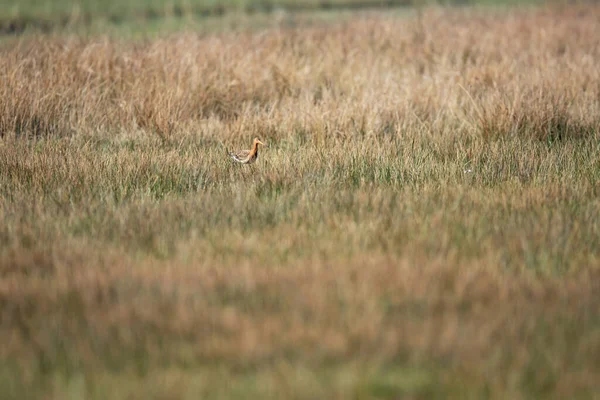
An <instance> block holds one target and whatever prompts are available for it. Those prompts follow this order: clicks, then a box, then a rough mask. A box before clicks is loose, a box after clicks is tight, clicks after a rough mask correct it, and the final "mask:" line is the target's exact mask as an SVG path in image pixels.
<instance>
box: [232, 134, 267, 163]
mask: <svg viewBox="0 0 600 400" xmlns="http://www.w3.org/2000/svg"><path fill="white" fill-rule="evenodd" d="M259 144H261V145H263V146H265V144H264V143H263V142H261V141H260V139H259V138H254V142H252V149H250V150H241V151H239V152H237V153H229V157H231V159H232V160H233V161H236V162H239V163H241V164H252V163H253V162H254V161H256V159H257V158H258V145H259Z"/></svg>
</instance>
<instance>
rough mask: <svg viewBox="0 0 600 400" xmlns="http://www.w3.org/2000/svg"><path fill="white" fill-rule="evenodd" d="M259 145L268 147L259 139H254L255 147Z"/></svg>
mask: <svg viewBox="0 0 600 400" xmlns="http://www.w3.org/2000/svg"><path fill="white" fill-rule="evenodd" d="M257 144H262V145H263V146H266V144H264V143H263V142H262V141H261V140H260V139H259V138H257V137H256V138H254V145H257Z"/></svg>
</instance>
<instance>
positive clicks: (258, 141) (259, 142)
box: [256, 140, 269, 147]
mask: <svg viewBox="0 0 600 400" xmlns="http://www.w3.org/2000/svg"><path fill="white" fill-rule="evenodd" d="M256 142H257V143H258V144H262V145H263V146H265V147H269V146H267V145H266V144H264V143H263V142H261V141H260V140H257V141H256Z"/></svg>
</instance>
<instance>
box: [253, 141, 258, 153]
mask: <svg viewBox="0 0 600 400" xmlns="http://www.w3.org/2000/svg"><path fill="white" fill-rule="evenodd" d="M256 153H258V143H254V146H252V154H256Z"/></svg>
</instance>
